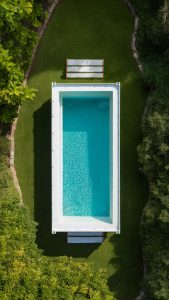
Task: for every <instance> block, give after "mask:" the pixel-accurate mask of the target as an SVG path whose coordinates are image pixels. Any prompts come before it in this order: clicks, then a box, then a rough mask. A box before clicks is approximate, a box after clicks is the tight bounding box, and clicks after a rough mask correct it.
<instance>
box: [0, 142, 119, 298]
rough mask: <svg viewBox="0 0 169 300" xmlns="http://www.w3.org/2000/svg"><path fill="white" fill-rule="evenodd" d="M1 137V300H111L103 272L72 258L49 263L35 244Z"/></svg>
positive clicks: (32, 226) (31, 222) (6, 145)
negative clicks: (10, 172)
mask: <svg viewBox="0 0 169 300" xmlns="http://www.w3.org/2000/svg"><path fill="white" fill-rule="evenodd" d="M7 154H8V143H7V140H6V139H4V138H3V137H0V249H1V251H0V286H1V291H0V299H7V300H9V299H12V300H18V299H20V300H22V299H23V300H25V299H29V300H30V299H32V300H35V299H50V300H52V299H53V300H54V299H56V300H57V299H59V300H60V299H65V300H67V299H70V300H73V299H93V300H99V299H100V300H102V299H103V300H104V299H105V300H112V299H113V297H112V296H111V293H110V292H109V290H108V287H107V284H106V280H105V276H104V271H103V270H100V271H98V270H97V272H96V271H95V270H94V268H93V266H92V265H89V264H87V263H81V262H75V261H74V260H73V259H71V258H67V257H59V258H55V259H50V258H48V257H45V256H43V255H42V252H41V251H40V250H39V249H38V248H37V245H36V243H35V237H36V224H35V223H34V222H33V221H32V219H31V218H30V215H29V212H28V210H27V209H26V208H25V207H23V206H21V205H19V201H18V195H17V194H16V192H15V189H14V187H13V183H12V179H11V176H10V174H9V171H8V169H7V161H6V159H7Z"/></svg>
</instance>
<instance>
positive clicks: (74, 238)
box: [67, 232, 104, 244]
mask: <svg viewBox="0 0 169 300" xmlns="http://www.w3.org/2000/svg"><path fill="white" fill-rule="evenodd" d="M103 241H104V234H103V232H68V233H67V242H68V243H69V244H101V243H103Z"/></svg>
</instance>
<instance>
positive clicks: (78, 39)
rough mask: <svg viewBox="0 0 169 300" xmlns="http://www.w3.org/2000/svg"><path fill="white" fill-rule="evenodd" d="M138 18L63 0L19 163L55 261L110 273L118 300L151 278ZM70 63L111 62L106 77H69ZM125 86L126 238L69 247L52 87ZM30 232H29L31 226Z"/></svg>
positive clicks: (25, 118)
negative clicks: (140, 148) (54, 195)
mask: <svg viewBox="0 0 169 300" xmlns="http://www.w3.org/2000/svg"><path fill="white" fill-rule="evenodd" d="M133 26H134V25H133V19H132V17H131V15H130V13H129V11H128V9H127V6H126V5H125V4H124V2H123V1H122V0H104V1H102V0H92V1H90V0H86V1H83V0H78V1H77V0H62V1H61V2H60V4H59V5H58V7H57V8H56V10H55V12H54V14H53V16H52V19H51V21H50V22H49V25H48V27H47V29H46V31H45V33H44V36H43V38H42V40H41V42H40V46H39V49H38V51H37V54H36V58H35V61H34V65H33V68H32V72H31V74H30V78H29V86H31V87H34V88H36V89H37V90H38V93H37V96H36V99H35V100H34V101H33V102H31V103H25V104H24V105H23V106H22V108H21V110H20V113H19V120H18V125H17V130H16V135H15V143H16V153H15V166H16V170H17V174H18V178H19V182H20V185H21V189H22V193H23V199H24V203H25V204H26V205H28V206H29V208H30V212H31V214H32V217H33V218H34V219H35V220H36V221H37V222H38V223H39V225H38V232H37V243H38V245H39V247H40V248H42V249H43V250H44V254H45V255H48V256H58V255H70V256H73V257H74V258H75V259H80V260H87V261H90V262H93V263H94V265H95V267H96V269H97V268H99V267H101V268H104V269H106V274H107V278H108V283H109V285H110V289H111V290H112V292H113V293H114V295H115V296H116V298H117V299H118V300H124V299H125V300H131V299H134V298H135V297H136V296H137V294H138V293H139V290H140V288H141V280H142V273H143V266H142V259H141V245H140V236H139V226H140V217H141V213H142V209H143V207H144V204H145V201H146V197H147V193H146V192H147V187H146V183H145V180H144V178H143V176H142V175H141V173H140V172H139V166H138V162H137V151H136V147H137V145H138V144H139V143H140V141H141V116H142V113H143V110H144V105H145V100H146V96H147V91H146V89H145V86H144V83H143V80H142V79H141V76H140V73H139V71H138V70H137V66H136V64H135V61H134V59H133V57H132V53H131V49H130V43H131V35H132V31H133ZM66 58H104V60H105V78H104V81H100V80H81V79H79V80H65V60H66ZM52 81H55V82H68V83H70V82H116V81H120V82H121V234H120V235H115V234H107V235H106V238H105V241H104V243H103V244H102V245H68V244H67V243H66V234H57V235H54V236H52V235H51V186H50V185H51V159H50V156H51V155H50V151H51V143H50V138H51V133H50V130H51V127H50V118H51V108H50V99H51V82H52ZM28 230H29V228H28Z"/></svg>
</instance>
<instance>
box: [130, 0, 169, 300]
mask: <svg viewBox="0 0 169 300" xmlns="http://www.w3.org/2000/svg"><path fill="white" fill-rule="evenodd" d="M132 3H133V5H134V6H135V8H136V9H137V13H138V14H139V16H140V20H141V23H140V29H139V33H138V43H137V47H138V49H139V51H140V57H141V60H142V63H143V65H144V78H145V80H146V81H147V82H148V83H149V84H150V87H151V97H150V105H149V111H148V114H147V117H146V120H144V131H143V134H144V138H143V142H142V144H141V145H140V146H139V147H138V154H139V161H140V163H141V165H142V171H143V172H144V174H145V175H146V177H147V179H148V182H149V190H150V194H149V201H148V203H147V205H146V207H145V210H144V213H143V218H142V226H141V233H142V240H143V253H144V259H145V266H146V272H145V276H144V288H145V291H146V299H148V300H157V299H158V300H168V299H169V285H168V282H169V255H168V249H169V236H168V232H169V86H168V72H169V30H167V24H166V22H164V20H166V19H165V18H164V16H163V14H164V13H166V9H168V12H169V8H167V6H166V1H162V0H160V1H146V0H144V1H140V0H133V1H132ZM164 7H165V9H164ZM168 29H169V28H168Z"/></svg>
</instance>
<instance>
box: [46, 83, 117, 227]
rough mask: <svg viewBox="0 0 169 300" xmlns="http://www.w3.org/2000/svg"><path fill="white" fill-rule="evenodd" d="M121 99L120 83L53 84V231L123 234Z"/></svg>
mask: <svg viewBox="0 0 169 300" xmlns="http://www.w3.org/2000/svg"><path fill="white" fill-rule="evenodd" d="M119 101H120V85H119V83H117V84H56V83H53V84H52V233H56V232H58V231H115V232H118V233H119V231H120V210H119V209H120V198H119V197H120V169H119V166H120V159H119V157H120V156H119V154H120V152H119V120H120V111H119V108H120V102H119Z"/></svg>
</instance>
